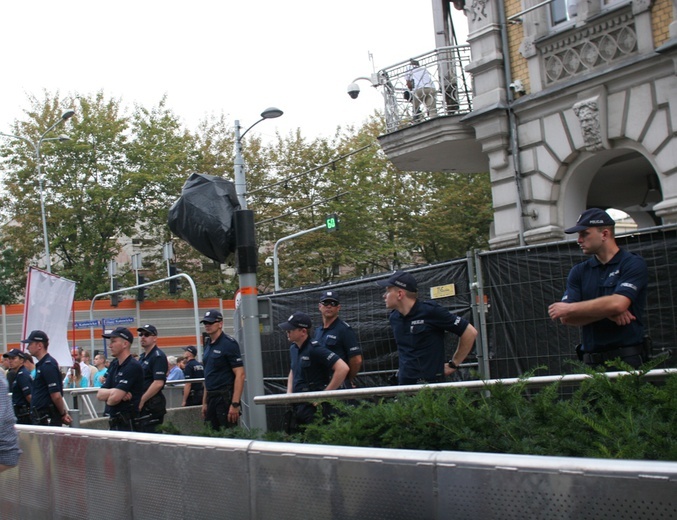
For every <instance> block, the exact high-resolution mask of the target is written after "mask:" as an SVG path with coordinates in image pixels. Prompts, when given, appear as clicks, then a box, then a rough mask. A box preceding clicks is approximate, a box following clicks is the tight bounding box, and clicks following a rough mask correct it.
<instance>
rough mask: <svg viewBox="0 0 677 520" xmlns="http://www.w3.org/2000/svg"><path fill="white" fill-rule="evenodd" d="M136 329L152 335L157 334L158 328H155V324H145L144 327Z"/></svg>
mask: <svg viewBox="0 0 677 520" xmlns="http://www.w3.org/2000/svg"><path fill="white" fill-rule="evenodd" d="M136 331H137V332H140V331H144V332H147V333H148V334H150V335H152V336H157V329H156V328H155V325H144V326H143V327H138V328H137V329H136Z"/></svg>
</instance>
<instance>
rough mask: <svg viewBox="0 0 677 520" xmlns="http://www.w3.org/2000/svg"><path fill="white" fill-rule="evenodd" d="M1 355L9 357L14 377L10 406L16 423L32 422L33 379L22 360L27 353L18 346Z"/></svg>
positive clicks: (26, 356)
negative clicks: (12, 408)
mask: <svg viewBox="0 0 677 520" xmlns="http://www.w3.org/2000/svg"><path fill="white" fill-rule="evenodd" d="M2 357H5V358H8V359H9V364H10V368H11V369H12V370H14V372H15V374H16V375H15V377H14V381H13V382H12V386H11V393H12V406H13V407H14V415H15V416H16V422H17V424H32V421H31V392H32V391H33V379H31V374H30V372H29V371H28V370H27V369H26V368H25V367H24V361H25V360H26V358H28V354H26V353H24V352H22V351H21V350H19V349H18V348H13V349H12V350H10V351H9V352H7V353H6V354H3V356H2Z"/></svg>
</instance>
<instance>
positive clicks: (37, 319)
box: [21, 267, 75, 367]
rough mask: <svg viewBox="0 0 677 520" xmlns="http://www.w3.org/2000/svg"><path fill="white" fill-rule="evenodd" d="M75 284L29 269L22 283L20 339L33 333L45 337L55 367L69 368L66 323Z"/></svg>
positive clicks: (38, 270)
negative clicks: (21, 328)
mask: <svg viewBox="0 0 677 520" xmlns="http://www.w3.org/2000/svg"><path fill="white" fill-rule="evenodd" d="M74 297H75V282H73V281H72V280H66V279H65V278H61V277H60V276H56V275H53V274H51V273H47V272H45V271H42V270H40V269H35V268H34V267H31V268H30V269H29V270H28V281H27V282H26V305H25V306H24V323H23V332H22V334H21V337H22V339H25V338H27V337H28V335H29V334H30V333H31V331H33V330H41V331H43V332H44V333H46V334H47V337H48V338H49V350H48V352H49V354H50V355H51V356H52V357H54V358H55V359H56V360H57V362H58V363H59V366H62V367H70V366H72V365H73V358H72V357H71V353H70V348H69V346H68V320H69V319H70V315H71V310H72V308H73V298H74Z"/></svg>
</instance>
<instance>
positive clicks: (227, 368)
mask: <svg viewBox="0 0 677 520" xmlns="http://www.w3.org/2000/svg"><path fill="white" fill-rule="evenodd" d="M201 323H202V324H203V325H204V328H205V332H206V333H207V335H208V338H207V341H206V342H205V350H204V356H203V362H204V374H205V391H204V396H203V398H202V417H203V418H204V420H205V422H206V423H207V424H209V425H211V427H212V428H214V429H215V430H218V429H219V428H232V427H235V426H237V423H238V421H239V420H240V399H241V398H242V392H243V390H244V380H245V371H244V364H243V362H242V354H241V353H240V345H239V344H238V342H237V341H235V339H234V338H231V337H230V336H229V335H228V334H226V333H225V332H223V314H221V312H220V311H218V310H216V309H212V310H209V311H207V312H206V313H205V315H204V317H203V318H202V321H201Z"/></svg>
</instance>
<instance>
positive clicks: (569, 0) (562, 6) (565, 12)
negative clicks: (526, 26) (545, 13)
mask: <svg viewBox="0 0 677 520" xmlns="http://www.w3.org/2000/svg"><path fill="white" fill-rule="evenodd" d="M603 1H605V2H606V1H607V0H603ZM577 5H578V4H577V0H553V2H552V3H551V4H550V20H551V22H552V25H553V26H555V25H560V24H564V23H567V22H571V21H572V20H575V19H576V13H577V11H578V9H577Z"/></svg>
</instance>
